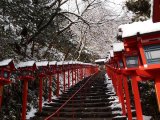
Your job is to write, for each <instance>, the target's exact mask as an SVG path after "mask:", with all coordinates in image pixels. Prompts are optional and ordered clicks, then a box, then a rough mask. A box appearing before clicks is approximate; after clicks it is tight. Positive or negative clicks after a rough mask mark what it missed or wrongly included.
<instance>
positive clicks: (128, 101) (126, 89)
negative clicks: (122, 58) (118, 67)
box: [122, 75, 132, 120]
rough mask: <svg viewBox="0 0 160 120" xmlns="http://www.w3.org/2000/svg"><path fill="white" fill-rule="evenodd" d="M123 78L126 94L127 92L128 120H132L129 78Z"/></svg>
mask: <svg viewBox="0 0 160 120" xmlns="http://www.w3.org/2000/svg"><path fill="white" fill-rule="evenodd" d="M122 77H123V84H124V92H125V98H126V107H127V114H128V120H132V111H131V103H130V95H129V91H128V82H127V77H126V76H125V75H123V76H122Z"/></svg>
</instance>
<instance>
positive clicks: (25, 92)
mask: <svg viewBox="0 0 160 120" xmlns="http://www.w3.org/2000/svg"><path fill="white" fill-rule="evenodd" d="M27 95H28V81H27V80H24V83H23V99H22V100H23V101H22V102H23V103H22V120H26V110H27Z"/></svg>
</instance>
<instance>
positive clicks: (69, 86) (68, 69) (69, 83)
mask: <svg viewBox="0 0 160 120" xmlns="http://www.w3.org/2000/svg"><path fill="white" fill-rule="evenodd" d="M69 87H70V74H69V68H68V89H69Z"/></svg>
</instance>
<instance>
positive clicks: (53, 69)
mask: <svg viewBox="0 0 160 120" xmlns="http://www.w3.org/2000/svg"><path fill="white" fill-rule="evenodd" d="M56 64H57V61H51V62H49V73H50V74H49V95H48V101H49V102H51V98H52V76H53V75H55V74H56Z"/></svg>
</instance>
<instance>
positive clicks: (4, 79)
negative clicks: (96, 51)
mask: <svg viewBox="0 0 160 120" xmlns="http://www.w3.org/2000/svg"><path fill="white" fill-rule="evenodd" d="M97 70H98V68H97V66H96V65H93V64H90V63H82V62H77V61H69V62H68V61H61V62H56V61H51V62H48V61H41V62H35V61H27V62H20V63H19V64H17V67H16V68H15V65H14V62H13V60H12V59H7V60H3V61H1V62H0V109H1V104H3V101H2V93H3V86H4V85H8V84H11V83H12V81H11V80H10V75H11V73H12V72H13V71H14V72H15V71H16V72H18V75H19V76H18V78H17V80H21V81H23V96H22V98H23V103H22V118H21V119H22V120H25V119H26V108H27V96H28V82H29V81H32V80H34V79H35V73H36V75H38V78H39V112H41V111H42V97H43V94H42V93H43V82H42V81H43V79H45V78H48V80H49V82H48V84H49V85H48V86H49V87H48V91H49V92H48V101H49V102H51V98H52V89H51V86H52V80H53V79H52V78H53V76H54V75H56V96H59V94H60V74H61V75H63V91H64V92H65V91H66V89H69V88H70V87H71V85H72V86H73V85H75V84H76V83H77V82H79V81H80V80H82V79H83V78H85V77H88V76H91V75H92V74H93V73H95V72H96V71H97ZM66 76H68V77H66ZM37 99H38V98H37Z"/></svg>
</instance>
